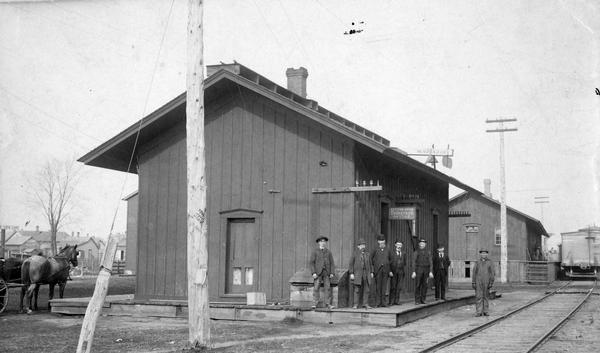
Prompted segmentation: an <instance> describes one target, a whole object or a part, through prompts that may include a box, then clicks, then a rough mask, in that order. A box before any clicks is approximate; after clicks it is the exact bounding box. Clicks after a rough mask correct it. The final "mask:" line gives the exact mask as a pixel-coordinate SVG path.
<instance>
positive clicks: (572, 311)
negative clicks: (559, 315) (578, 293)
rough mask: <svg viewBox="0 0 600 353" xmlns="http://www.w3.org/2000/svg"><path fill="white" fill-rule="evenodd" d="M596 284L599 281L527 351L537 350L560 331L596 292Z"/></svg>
mask: <svg viewBox="0 0 600 353" xmlns="http://www.w3.org/2000/svg"><path fill="white" fill-rule="evenodd" d="M596 284H597V281H594V285H593V286H592V288H590V290H589V291H588V292H587V294H586V296H585V297H584V298H583V299H582V300H581V302H580V303H579V304H577V306H575V307H574V308H573V309H572V310H571V311H570V312H569V313H568V314H567V315H566V316H565V317H564V318H563V319H562V320H560V322H559V323H557V324H556V325H554V327H553V328H551V329H550V330H549V331H548V332H546V334H544V335H543V336H542V337H540V338H539V339H538V340H537V341H536V342H535V343H534V344H532V345H531V347H529V349H527V353H530V352H534V351H536V350H537V349H538V348H539V347H540V346H541V345H542V344H544V342H546V341H547V340H548V339H549V338H550V337H552V336H554V334H555V333H556V331H558V330H559V329H560V328H561V327H562V326H563V325H564V324H565V323H566V322H567V320H569V319H570V318H571V317H572V316H573V315H574V314H575V313H576V312H578V311H579V309H581V307H582V306H583V304H585V302H586V301H587V300H588V299H589V297H590V296H591V295H592V293H593V292H594V289H595V288H596Z"/></svg>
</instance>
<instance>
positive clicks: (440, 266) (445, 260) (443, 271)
mask: <svg viewBox="0 0 600 353" xmlns="http://www.w3.org/2000/svg"><path fill="white" fill-rule="evenodd" d="M449 267H450V258H449V257H448V254H447V253H446V252H444V257H442V258H440V253H436V254H435V255H433V274H434V275H441V276H445V275H447V274H448V268H449Z"/></svg>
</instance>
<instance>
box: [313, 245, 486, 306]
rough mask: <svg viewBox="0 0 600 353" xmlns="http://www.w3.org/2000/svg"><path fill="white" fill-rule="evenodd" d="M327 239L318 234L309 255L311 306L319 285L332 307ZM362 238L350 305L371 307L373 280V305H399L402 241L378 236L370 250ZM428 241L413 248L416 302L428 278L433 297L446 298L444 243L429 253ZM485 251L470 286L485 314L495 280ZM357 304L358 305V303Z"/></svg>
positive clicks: (423, 295)
mask: <svg viewBox="0 0 600 353" xmlns="http://www.w3.org/2000/svg"><path fill="white" fill-rule="evenodd" d="M328 241H329V239H328V238H327V237H325V236H320V237H318V238H317V239H316V242H317V244H318V247H317V248H316V249H315V250H314V251H313V253H312V254H311V257H310V261H309V264H310V269H311V271H312V272H311V273H312V277H313V281H314V288H313V306H312V307H313V308H316V306H317V303H318V302H319V291H320V287H321V285H323V287H324V289H325V301H324V303H325V305H326V306H327V308H329V309H332V308H334V306H333V305H332V302H331V299H332V298H331V289H330V285H331V279H332V278H333V277H334V269H335V265H334V262H333V255H332V254H331V251H330V250H329V249H327V242H328ZM366 244H367V243H366V241H365V239H363V238H361V239H359V240H358V242H357V244H356V249H355V250H354V251H353V253H352V257H351V258H350V263H349V266H348V274H349V277H350V278H349V279H350V281H351V283H352V286H353V303H354V305H353V308H354V309H357V308H358V307H359V305H360V304H362V305H360V306H362V307H363V308H366V309H371V306H370V305H369V290H370V287H371V284H372V282H373V281H374V282H375V283H374V284H375V290H376V295H375V298H376V304H375V305H376V306H378V307H387V306H389V305H399V304H400V294H401V291H402V284H403V280H404V276H405V273H406V265H407V261H406V253H405V251H404V250H403V249H402V247H403V243H402V242H401V241H399V240H397V241H396V242H395V243H394V248H393V249H389V248H388V247H387V246H386V240H385V238H384V237H383V236H379V237H378V238H377V244H378V247H377V249H375V250H373V251H372V252H369V251H368V250H367V245H366ZM426 246H427V241H426V240H425V239H420V240H419V247H418V249H417V250H415V251H414V254H413V261H412V275H411V278H412V279H414V280H415V304H416V305H419V304H425V298H426V296H427V281H428V280H429V279H433V280H434V286H435V299H436V300H440V299H441V300H446V287H447V285H448V268H449V267H450V258H449V257H448V254H447V252H445V248H444V246H443V245H439V246H438V247H437V253H436V255H433V256H432V255H431V253H430V252H429V250H427V249H426ZM487 253H488V252H487V250H481V251H480V259H479V261H478V262H477V264H476V267H475V270H474V273H473V282H472V285H473V289H475V291H476V298H477V304H476V308H477V316H483V315H485V316H487V315H488V297H489V290H490V288H491V287H492V285H493V283H494V267H493V266H492V265H491V262H490V261H489V260H487ZM388 280H389V284H390V290H389V296H388V298H387V299H386V286H387V283H388ZM359 303H360V304H359Z"/></svg>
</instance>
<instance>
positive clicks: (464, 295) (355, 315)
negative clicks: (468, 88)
mask: <svg viewBox="0 0 600 353" xmlns="http://www.w3.org/2000/svg"><path fill="white" fill-rule="evenodd" d="M493 296H495V293H494V295H493ZM446 299H447V300H444V301H442V300H434V299H433V298H429V297H428V301H427V302H426V303H425V304H421V305H415V304H414V302H413V301H412V300H409V299H408V298H406V299H405V302H404V303H402V304H400V305H393V306H389V307H383V308H372V309H368V310H367V309H352V308H336V309H331V310H329V309H325V308H323V309H320V308H317V309H310V308H302V307H294V306H290V305H244V304H237V303H217V302H211V303H210V317H211V319H214V320H233V321H236V320H241V321H281V320H299V321H302V322H308V323H321V324H323V323H325V324H358V325H376V326H387V327H397V326H401V325H403V324H405V323H408V322H411V321H415V320H419V319H422V318H425V317H427V316H430V315H433V314H437V313H440V312H443V311H447V310H451V309H454V308H456V307H459V306H463V305H469V304H473V303H474V302H475V296H474V293H473V291H472V290H450V291H449V292H448V293H447V295H446ZM89 300H90V298H89V297H88V298H64V299H53V300H51V301H50V305H51V311H52V312H53V313H59V314H66V315H84V314H85V311H86V308H87V305H88V303H89ZM102 315H110V316H136V317H148V316H151V317H174V318H177V317H180V318H182V319H187V317H188V310H187V302H186V301H176V300H169V301H160V300H151V301H140V300H135V299H134V298H133V295H109V296H107V297H106V299H105V301H104V305H103V307H102Z"/></svg>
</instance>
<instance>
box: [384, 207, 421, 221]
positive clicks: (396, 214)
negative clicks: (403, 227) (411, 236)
mask: <svg viewBox="0 0 600 353" xmlns="http://www.w3.org/2000/svg"><path fill="white" fill-rule="evenodd" d="M390 219H392V220H394V219H395V220H402V219H406V220H415V219H417V208H416V207H390Z"/></svg>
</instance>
